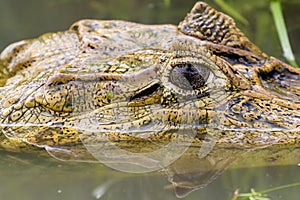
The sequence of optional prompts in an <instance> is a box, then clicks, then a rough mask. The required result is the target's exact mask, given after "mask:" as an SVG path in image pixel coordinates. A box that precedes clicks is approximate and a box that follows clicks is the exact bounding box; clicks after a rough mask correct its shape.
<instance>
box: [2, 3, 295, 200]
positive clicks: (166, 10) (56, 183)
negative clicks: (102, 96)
mask: <svg viewBox="0 0 300 200" xmlns="http://www.w3.org/2000/svg"><path fill="white" fill-rule="evenodd" d="M168 2H169V1H164V0H155V1H154V0H126V1H124V0H101V1H100V0H52V1H48V0H26V1H23V0H0V27H1V28H0V30H1V31H0V49H1V50H2V49H3V48H4V47H5V46H7V45H8V44H10V43H12V42H14V41H18V40H21V39H27V38H34V37H37V36H39V35H40V34H43V33H45V32H54V31H60V30H65V29H67V28H68V27H69V26H70V25H71V24H72V23H73V22H75V21H76V20H79V19H83V18H93V19H123V20H130V21H136V22H141V23H148V24H157V23H172V24H178V22H179V21H181V20H182V19H183V18H184V16H185V14H186V13H187V12H188V11H189V10H190V9H191V8H192V6H193V5H194V3H195V1H191V0H185V1H182V0H171V1H170V2H169V3H168ZM206 2H208V3H210V4H212V5H216V4H215V3H214V1H212V0H211V1H206ZM226 2H228V3H229V5H231V6H232V8H234V9H235V10H237V11H238V12H239V13H240V14H241V15H242V16H243V17H244V18H245V19H246V20H247V21H246V22H245V21H237V24H238V26H239V27H240V28H241V29H242V30H243V31H244V32H246V35H248V36H249V37H250V39H251V40H252V41H253V42H254V43H255V44H257V45H258V46H259V47H260V48H261V49H263V50H264V51H265V52H267V53H269V54H271V55H273V56H276V57H279V58H282V52H281V48H280V45H279V41H278V37H277V34H276V31H275V27H274V25H273V21H272V16H271V14H270V12H269V7H268V2H269V1H267V0H254V1H247V3H245V1H234V0H231V1H230V0H229V1H226ZM283 9H284V15H285V19H286V23H287V27H288V32H289V35H290V39H291V44H292V47H293V50H294V52H295V56H296V58H297V61H298V64H299V63H300V37H299V36H300V12H299V9H300V2H299V1H297V0H289V1H283ZM243 159H245V160H247V156H246V157H244V158H243ZM297 159H299V157H295V160H294V162H293V163H292V164H291V165H282V166H269V167H259V166H258V163H256V161H255V159H253V160H250V161H248V162H247V163H251V165H249V167H247V166H244V167H243V168H229V169H227V170H226V171H225V172H223V173H222V174H220V176H218V177H217V178H216V180H214V181H212V183H210V184H208V186H207V187H205V188H203V189H199V190H197V191H194V192H192V193H191V194H190V195H188V196H187V197H185V199H197V200H199V199H216V200H218V199H231V197H232V195H233V192H234V191H235V190H236V189H238V188H239V189H240V192H249V191H250V189H251V188H254V189H255V190H257V191H259V190H263V189H266V188H270V187H275V186H280V185H284V184H290V183H294V182H300V173H299V172H300V167H299V166H297V163H299V162H300V160H297ZM199 179H203V176H202V177H199ZM0 181H1V184H0V199H11V200H14V199H23V200H27V199H28V200H35V199H44V200H47V199H97V198H100V199H128V200H129V199H175V198H176V196H175V193H174V190H173V188H172V185H171V184H170V182H169V181H168V178H167V176H166V175H165V173H163V172H155V173H147V174H127V173H122V172H118V171H115V170H111V169H109V168H107V167H105V166H104V165H102V164H93V163H78V162H63V161H58V160H55V159H53V158H50V157H49V156H45V155H39V154H28V155H27V154H13V153H7V152H4V151H0ZM270 195H271V197H272V199H298V198H299V197H298V195H299V187H293V188H289V189H285V190H280V191H278V192H273V193H271V194H270Z"/></svg>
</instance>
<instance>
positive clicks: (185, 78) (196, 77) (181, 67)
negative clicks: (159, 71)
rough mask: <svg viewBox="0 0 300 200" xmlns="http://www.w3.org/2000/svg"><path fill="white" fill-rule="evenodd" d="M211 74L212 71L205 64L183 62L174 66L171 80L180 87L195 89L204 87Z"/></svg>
mask: <svg viewBox="0 0 300 200" xmlns="http://www.w3.org/2000/svg"><path fill="white" fill-rule="evenodd" d="M211 76H213V73H212V71H211V70H210V69H209V68H208V67H207V66H205V65H204V64H198V63H183V64H177V65H175V66H174V67H173V69H172V71H171V74H170V81H171V82H172V83H173V84H174V85H176V86H178V87H179V88H182V89H186V90H195V89H200V88H202V87H204V86H205V85H206V84H207V82H208V81H209V79H211V78H212V77H211Z"/></svg>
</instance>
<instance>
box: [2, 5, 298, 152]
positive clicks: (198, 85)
mask: <svg viewBox="0 0 300 200" xmlns="http://www.w3.org/2000/svg"><path fill="white" fill-rule="evenodd" d="M0 64H1V77H2V81H1V84H2V87H1V90H0V91H1V94H0V97H1V104H0V120H1V122H0V123H1V130H2V133H3V134H4V135H5V136H6V137H7V138H9V139H10V140H21V141H24V142H25V143H29V144H34V145H37V146H41V147H45V148H48V149H52V148H54V149H56V148H58V149H59V148H65V147H70V148H71V147H72V146H78V145H81V144H82V143H84V144H91V145H97V144H100V143H101V144H102V146H105V145H106V144H105V141H110V142H113V143H114V144H116V143H117V144H118V145H119V147H121V148H126V149H130V151H132V152H139V151H141V149H142V148H141V147H143V148H145V150H144V151H145V152H148V151H152V150H153V149H157V148H161V147H162V145H165V144H169V143H170V141H173V140H174V141H176V144H178V145H179V143H180V141H185V142H189V145H198V144H202V143H203V142H206V143H210V144H219V145H222V144H224V145H229V146H230V145H233V146H234V145H236V146H239V147H250V148H255V147H259V146H266V145H271V144H295V143H299V141H300V131H299V130H300V129H299V128H300V82H299V81H300V70H299V69H297V68H293V67H291V66H289V65H288V64H285V63H283V62H281V61H280V60H278V59H276V58H274V57H271V56H268V55H266V54H265V53H263V52H262V51H261V50H260V49H259V48H258V47H256V46H255V45H254V44H253V43H251V42H250V41H249V40H248V38H247V37H246V36H245V35H244V34H243V33H242V32H241V31H240V30H239V29H238V28H237V27H236V25H235V23H234V21H233V20H232V19H231V18H230V17H228V16H227V15H225V14H223V13H220V12H218V11H216V10H214V9H213V8H211V7H209V6H208V5H206V4H205V3H202V2H199V3H196V5H195V6H194V8H193V9H192V11H191V12H190V13H189V14H188V15H187V16H186V18H185V19H184V20H183V21H182V22H181V23H180V24H179V26H178V27H176V26H173V25H142V24H136V23H131V22H124V21H97V20H82V21H79V22H77V23H75V24H73V25H72V27H71V28H70V29H69V30H68V31H65V32H59V33H48V34H45V35H43V36H41V37H39V38H38V39H33V40H27V41H21V42H18V43H15V44H12V45H10V46H9V47H7V48H6V49H5V50H4V51H3V52H2V54H1V61H0ZM186 138H192V140H190V139H186ZM140 144H143V145H140ZM180 144H184V145H185V143H180ZM147 145H148V148H146V146H147ZM184 145H183V146H184ZM102 146H101V147H102Z"/></svg>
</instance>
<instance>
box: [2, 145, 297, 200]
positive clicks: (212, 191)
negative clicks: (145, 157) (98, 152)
mask: <svg viewBox="0 0 300 200" xmlns="http://www.w3.org/2000/svg"><path fill="white" fill-rule="evenodd" d="M198 150H199V149H198ZM198 150H197V148H194V149H193V148H190V149H189V150H188V151H187V152H186V153H185V154H184V155H183V156H182V157H181V158H180V159H178V160H177V161H176V162H174V163H173V164H172V165H170V166H168V167H166V168H165V169H163V170H162V171H160V172H152V173H142V174H131V173H122V172H118V171H115V170H112V169H110V168H107V167H105V166H103V165H102V164H99V163H98V164H95V163H82V162H71V161H69V162H63V161H58V160H55V159H51V158H50V157H49V156H48V155H47V154H39V156H37V154H18V153H17V154H13V153H9V154H8V153H7V152H2V151H0V154H1V160H0V177H1V180H2V181H3V182H5V184H2V186H1V188H0V194H1V197H3V198H6V199H17V198H18V199H20V198H21V199H40V198H43V199H121V198H122V199H174V198H175V197H176V196H177V197H180V198H183V199H202V198H203V199H205V198H208V197H209V199H230V198H231V196H232V195H233V192H234V191H235V190H236V189H238V188H239V189H240V190H241V191H244V192H247V191H249V190H250V188H252V187H254V188H255V189H258V190H259V189H265V188H268V187H275V186H279V185H283V184H288V183H293V182H297V181H299V180H300V173H297V172H298V171H299V167H298V166H297V164H298V163H299V162H300V152H299V151H300V148H296V147H282V146H281V147H280V146H277V147H276V146H273V147H268V148H266V149H259V150H255V151H244V150H240V149H225V148H217V147H215V148H214V150H213V151H212V152H210V153H209V154H208V155H207V156H206V157H204V158H201V159H199V157H198V152H197V151H198ZM227 168H229V169H228V170H226V169H227ZM167 180H168V181H169V183H168V181H167ZM170 183H171V184H170ZM174 190H175V192H174ZM298 190H299V188H291V189H288V190H284V191H280V193H277V194H276V193H272V194H271V195H273V197H275V199H276V197H278V195H279V194H280V195H281V196H283V197H285V198H286V199H296V195H298ZM15 191H18V192H15ZM192 191H193V192H192ZM188 194H189V195H188Z"/></svg>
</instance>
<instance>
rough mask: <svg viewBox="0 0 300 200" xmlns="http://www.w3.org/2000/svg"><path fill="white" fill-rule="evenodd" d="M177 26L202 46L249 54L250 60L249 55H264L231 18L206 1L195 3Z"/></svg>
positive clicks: (221, 50) (217, 50)
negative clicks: (196, 39)
mask: <svg viewBox="0 0 300 200" xmlns="http://www.w3.org/2000/svg"><path fill="white" fill-rule="evenodd" d="M178 28H179V30H180V31H181V32H182V33H184V34H186V35H190V36H193V37H196V38H199V39H200V40H202V41H203V45H204V46H207V47H208V48H209V49H211V50H213V51H214V52H223V53H225V54H227V55H228V54H235V55H237V56H241V57H245V56H247V57H249V56H250V57H249V58H250V61H252V59H251V57H252V58H255V59H254V60H259V59H258V58H262V57H265V55H264V54H263V53H262V52H261V51H260V49H259V48H258V47H256V46H255V45H254V44H253V43H251V42H250V41H249V40H248V38H247V37H246V36H245V35H244V34H243V33H242V32H241V31H240V30H239V29H238V28H237V27H236V25H235V22H234V20H233V19H232V18H230V17H229V16H227V15H225V14H223V13H221V12H218V11H216V10H215V9H213V8H211V7H210V6H208V5H207V4H206V3H203V2H198V3H196V4H195V6H194V7H193V9H192V11H191V12H190V13H189V14H188V15H187V16H186V17H185V19H184V20H183V21H182V22H181V23H180V24H179V26H178ZM225 57H226V56H225ZM247 61H249V59H247Z"/></svg>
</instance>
